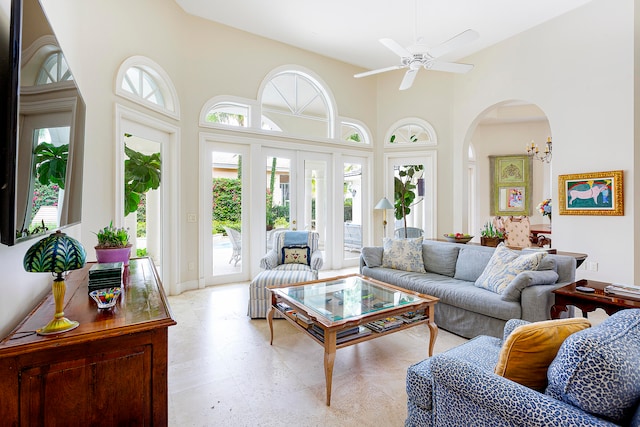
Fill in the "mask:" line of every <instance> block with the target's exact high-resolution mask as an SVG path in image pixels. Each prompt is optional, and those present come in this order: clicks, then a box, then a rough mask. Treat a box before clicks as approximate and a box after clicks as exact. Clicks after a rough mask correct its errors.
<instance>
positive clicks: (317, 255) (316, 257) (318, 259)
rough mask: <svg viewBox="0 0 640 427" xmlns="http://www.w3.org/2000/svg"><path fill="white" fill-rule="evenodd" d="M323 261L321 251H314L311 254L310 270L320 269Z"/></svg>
mask: <svg viewBox="0 0 640 427" xmlns="http://www.w3.org/2000/svg"><path fill="white" fill-rule="evenodd" d="M323 263H324V259H323V258H322V252H321V251H315V252H313V253H312V254H311V262H310V264H309V266H310V267H311V269H312V270H316V271H318V270H320V269H321V268H322V264H323Z"/></svg>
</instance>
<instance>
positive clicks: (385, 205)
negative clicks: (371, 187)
mask: <svg viewBox="0 0 640 427" xmlns="http://www.w3.org/2000/svg"><path fill="white" fill-rule="evenodd" d="M373 209H376V210H379V209H382V230H383V231H382V233H383V237H387V209H393V205H392V204H391V202H390V201H389V199H387V198H386V197H383V198H382V199H380V201H379V202H378V204H377V205H376V206H375V207H374V208H373Z"/></svg>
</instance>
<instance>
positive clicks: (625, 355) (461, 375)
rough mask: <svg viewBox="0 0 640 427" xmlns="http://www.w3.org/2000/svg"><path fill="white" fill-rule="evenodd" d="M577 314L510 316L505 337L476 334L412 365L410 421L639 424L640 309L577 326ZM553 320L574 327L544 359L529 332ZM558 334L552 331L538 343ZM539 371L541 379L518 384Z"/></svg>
mask: <svg viewBox="0 0 640 427" xmlns="http://www.w3.org/2000/svg"><path fill="white" fill-rule="evenodd" d="M580 320H581V319H576V318H573V319H562V320H559V321H554V320H551V321H547V322H535V323H530V324H527V322H525V321H523V320H510V321H508V322H507V324H506V326H505V330H504V337H503V339H499V338H494V337H488V336H479V337H476V338H474V339H472V340H471V341H468V342H466V343H465V344H463V345H461V346H459V347H456V348H453V349H451V350H449V351H446V352H444V353H441V354H438V355H436V356H434V357H432V358H430V359H427V360H424V361H422V362H420V363H417V364H415V365H412V366H411V367H410V368H409V370H408V372H407V395H408V404H407V406H408V418H407V420H406V422H405V426H406V427H418V426H420V427H423V426H465V427H466V426H470V425H484V426H527V427H528V426H540V427H543V426H544V427H547V426H559V427H560V426H563V427H564V426H614V425H624V426H640V409H639V407H638V403H639V402H640V364H639V363H638V360H640V309H629V310H622V311H619V312H618V313H615V314H614V315H612V316H611V317H610V318H608V319H607V320H605V321H604V322H603V323H601V324H600V325H598V326H594V327H586V326H584V325H582V326H580V327H577V326H576V325H580ZM554 322H560V323H559V324H560V325H563V324H564V325H567V324H569V327H570V328H573V329H569V330H565V331H564V334H560V338H561V340H560V346H559V349H552V351H551V352H548V351H547V352H546V353H545V357H546V359H547V361H550V364H548V365H545V364H544V363H543V362H544V361H543V362H540V360H539V359H538V357H537V356H538V354H539V353H540V351H542V350H539V349H538V348H536V351H533V348H532V343H531V337H532V335H531V331H532V330H534V331H535V330H542V329H543V328H542V324H545V326H546V324H549V325H551V326H558V324H557V323H554ZM581 328H582V329H581ZM522 329H526V330H527V331H528V332H529V335H526V334H525V335H524V336H522ZM574 329H579V330H578V331H575V332H573V330H574ZM512 334H514V335H512ZM565 336H566V337H565ZM549 337H554V338H549ZM557 337H558V335H556V334H555V331H551V332H550V334H549V335H547V336H546V337H544V339H540V340H539V341H538V343H545V342H547V341H549V340H553V339H557ZM538 338H541V337H538ZM518 340H521V341H520V344H521V348H520V352H519V353H518V352H517V348H516V346H515V344H514V343H517V342H518ZM555 352H557V353H555ZM514 353H516V354H514ZM505 355H506V360H505ZM510 356H515V358H514V360H510ZM518 363H519V364H520V376H518V375H515V376H514V371H513V370H514V369H516V368H517V365H518ZM541 369H542V370H541ZM496 372H498V373H499V374H500V375H499V374H497V373H496ZM541 372H542V374H544V376H542V377H541V378H538V379H537V382H535V381H534V382H533V383H529V384H527V385H523V384H522V383H521V382H524V383H526V382H527V381H531V380H532V377H534V376H535V375H536V374H537V375H540V373H541ZM545 377H546V378H545ZM509 378H512V379H509ZM540 379H542V382H540ZM518 381H519V382H518Z"/></svg>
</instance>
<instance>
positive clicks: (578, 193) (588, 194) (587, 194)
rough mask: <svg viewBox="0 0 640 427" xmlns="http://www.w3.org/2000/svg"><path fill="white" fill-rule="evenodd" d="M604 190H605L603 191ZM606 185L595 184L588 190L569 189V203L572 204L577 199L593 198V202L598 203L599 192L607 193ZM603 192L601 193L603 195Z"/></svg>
mask: <svg viewBox="0 0 640 427" xmlns="http://www.w3.org/2000/svg"><path fill="white" fill-rule="evenodd" d="M605 190H606V191H605ZM608 190H609V189H608V187H607V186H606V185H603V184H597V185H594V186H593V187H591V188H589V189H588V190H570V191H569V204H570V205H571V204H573V202H575V201H576V200H578V199H593V203H594V204H596V205H597V204H598V196H599V195H600V193H604V194H608V193H609V191H608ZM604 194H603V195H604Z"/></svg>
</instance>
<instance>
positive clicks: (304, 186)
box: [297, 152, 333, 250]
mask: <svg viewBox="0 0 640 427" xmlns="http://www.w3.org/2000/svg"><path fill="white" fill-rule="evenodd" d="M330 160H331V158H330V156H329V155H326V154H320V153H310V152H301V153H299V160H298V162H299V163H298V164H299V165H300V167H301V168H302V169H303V171H304V174H301V176H302V177H303V182H301V183H300V184H301V185H299V186H298V188H299V192H298V201H302V203H298V204H297V206H298V208H297V210H298V213H297V218H298V223H297V228H298V229H299V230H309V231H316V232H317V233H318V234H319V236H320V240H319V248H320V249H321V250H324V249H325V241H326V236H327V230H328V229H329V227H330V217H329V212H330V210H329V209H330V207H331V206H333V202H332V201H330V200H329V198H328V195H329V188H331V180H330V179H329V177H330V173H329V164H330Z"/></svg>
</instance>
